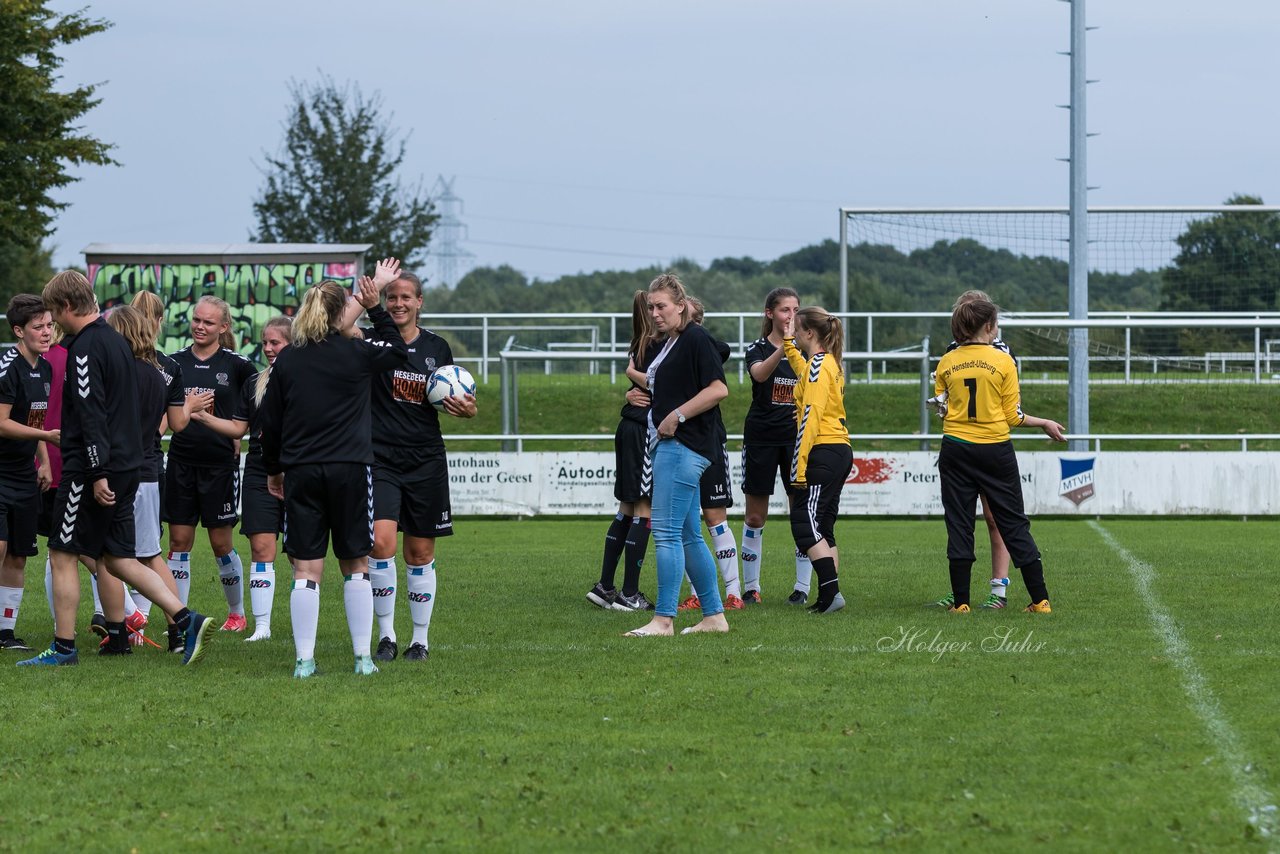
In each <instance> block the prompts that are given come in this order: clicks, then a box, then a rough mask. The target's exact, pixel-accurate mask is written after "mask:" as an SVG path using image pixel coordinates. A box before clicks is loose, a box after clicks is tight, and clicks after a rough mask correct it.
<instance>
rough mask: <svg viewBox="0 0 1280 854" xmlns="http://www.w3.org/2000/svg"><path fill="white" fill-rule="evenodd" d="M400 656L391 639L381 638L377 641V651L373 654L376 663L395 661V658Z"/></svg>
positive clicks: (398, 649) (398, 648)
mask: <svg viewBox="0 0 1280 854" xmlns="http://www.w3.org/2000/svg"><path fill="white" fill-rule="evenodd" d="M399 654H400V647H398V646H396V642H395V641H393V640H392V639H391V638H383V639H382V640H380V641H378V651H377V652H376V653H374V656H373V657H374V658H376V659H378V661H395V660H396V656H397V655H399Z"/></svg>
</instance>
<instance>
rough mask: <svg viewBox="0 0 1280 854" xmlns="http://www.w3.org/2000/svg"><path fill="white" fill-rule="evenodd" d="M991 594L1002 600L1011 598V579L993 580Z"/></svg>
mask: <svg viewBox="0 0 1280 854" xmlns="http://www.w3.org/2000/svg"><path fill="white" fill-rule="evenodd" d="M991 592H992V593H994V594H996V595H997V596H999V597H1000V598H1001V599H1007V598H1009V579H1007V578H993V579H991Z"/></svg>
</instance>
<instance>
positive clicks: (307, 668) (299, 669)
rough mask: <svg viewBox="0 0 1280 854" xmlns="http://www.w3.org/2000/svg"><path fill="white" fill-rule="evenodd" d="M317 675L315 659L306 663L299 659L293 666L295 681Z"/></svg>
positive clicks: (310, 659)
mask: <svg viewBox="0 0 1280 854" xmlns="http://www.w3.org/2000/svg"><path fill="white" fill-rule="evenodd" d="M315 675H316V660H315V659H314V658H308V659H307V660H306V661H303V660H302V659H301V658H299V659H298V663H297V664H295V665H294V666H293V678H294V679H309V678H310V677H312V676H315Z"/></svg>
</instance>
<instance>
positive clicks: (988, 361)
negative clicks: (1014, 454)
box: [934, 344, 1026, 445]
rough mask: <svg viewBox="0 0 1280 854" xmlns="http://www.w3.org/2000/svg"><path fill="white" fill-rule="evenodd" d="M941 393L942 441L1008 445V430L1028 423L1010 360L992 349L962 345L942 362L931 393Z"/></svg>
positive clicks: (1014, 368) (987, 345) (1015, 373)
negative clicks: (943, 398)
mask: <svg viewBox="0 0 1280 854" xmlns="http://www.w3.org/2000/svg"><path fill="white" fill-rule="evenodd" d="M944 391H945V392H946V393H947V414H946V415H945V416H943V419H942V433H943V435H946V436H951V437H953V438H956V439H962V440H964V441H966V442H975V443H977V444H982V445H990V444H994V443H996V442H1004V441H1007V440H1008V438H1009V428H1010V427H1017V426H1019V425H1020V424H1022V422H1023V421H1024V420H1026V416H1025V415H1023V413H1022V402H1021V399H1022V398H1021V392H1020V391H1019V389H1018V368H1017V366H1016V365H1015V364H1014V361H1013V357H1012V356H1010V355H1009V354H1008V353H1005V352H1003V351H1001V350H998V349H996V348H995V347H992V346H991V345H990V344H966V345H964V346H963V347H957V348H956V349H954V350H952V351H951V352H950V353H947V354H946V355H945V356H943V357H942V361H941V362H939V363H938V370H937V378H936V379H935V380H934V393H935V394H942V392H944Z"/></svg>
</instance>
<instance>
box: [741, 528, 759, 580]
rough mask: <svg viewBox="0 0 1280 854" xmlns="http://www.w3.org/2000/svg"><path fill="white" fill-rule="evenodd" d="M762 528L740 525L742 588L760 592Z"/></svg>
mask: <svg viewBox="0 0 1280 854" xmlns="http://www.w3.org/2000/svg"><path fill="white" fill-rule="evenodd" d="M763 533H764V528H762V527H761V528H753V527H751V526H750V525H748V524H746V523H745V522H744V523H743V525H742V586H743V588H744V589H746V590H754V591H756V592H757V593H759V592H760V554H761V544H760V543H761V538H762V535H763Z"/></svg>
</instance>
